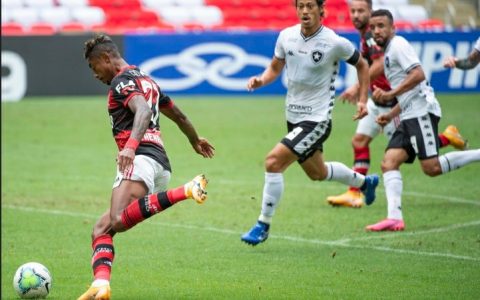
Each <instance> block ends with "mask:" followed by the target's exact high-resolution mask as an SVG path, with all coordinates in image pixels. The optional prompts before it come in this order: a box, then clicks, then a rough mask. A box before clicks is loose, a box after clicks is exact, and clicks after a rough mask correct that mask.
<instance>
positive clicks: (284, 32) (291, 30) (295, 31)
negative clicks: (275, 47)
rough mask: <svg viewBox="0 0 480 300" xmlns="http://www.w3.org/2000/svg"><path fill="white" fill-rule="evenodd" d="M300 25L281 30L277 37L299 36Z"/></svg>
mask: <svg viewBox="0 0 480 300" xmlns="http://www.w3.org/2000/svg"><path fill="white" fill-rule="evenodd" d="M300 30H301V29H300V24H295V25H292V26H289V27H286V28H284V29H282V30H281V31H280V33H279V36H288V37H291V36H295V35H299V34H300Z"/></svg>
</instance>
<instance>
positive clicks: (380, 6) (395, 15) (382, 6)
mask: <svg viewBox="0 0 480 300" xmlns="http://www.w3.org/2000/svg"><path fill="white" fill-rule="evenodd" d="M373 9H374V10H377V9H387V10H389V11H390V13H392V16H393V20H394V21H397V20H400V19H401V18H400V16H399V14H398V11H397V8H396V7H395V6H392V5H385V4H378V5H376V6H373ZM402 20H404V19H402Z"/></svg>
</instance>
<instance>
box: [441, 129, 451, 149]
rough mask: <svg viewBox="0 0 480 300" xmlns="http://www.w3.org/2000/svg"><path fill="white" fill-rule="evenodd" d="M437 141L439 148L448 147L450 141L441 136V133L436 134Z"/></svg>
mask: <svg viewBox="0 0 480 300" xmlns="http://www.w3.org/2000/svg"><path fill="white" fill-rule="evenodd" d="M438 139H439V140H440V148H443V147H447V146H448V145H450V141H449V140H448V139H447V137H446V136H444V135H443V133H439V134H438Z"/></svg>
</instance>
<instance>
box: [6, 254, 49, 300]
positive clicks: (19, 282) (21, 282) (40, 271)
mask: <svg viewBox="0 0 480 300" xmlns="http://www.w3.org/2000/svg"><path fill="white" fill-rule="evenodd" d="M13 287H14V288H15V291H17V293H18V295H19V296H20V298H22V299H39V298H45V297H47V296H48V293H50V289H51V288H52V276H51V275H50V272H49V271H48V269H47V268H46V267H45V266H44V265H42V264H39V263H36V262H29V263H26V264H23V265H21V266H20V267H19V268H18V269H17V272H15V276H14V277H13Z"/></svg>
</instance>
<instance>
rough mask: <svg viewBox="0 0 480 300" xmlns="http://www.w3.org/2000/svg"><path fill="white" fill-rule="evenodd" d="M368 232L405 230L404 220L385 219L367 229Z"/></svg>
mask: <svg viewBox="0 0 480 300" xmlns="http://www.w3.org/2000/svg"><path fill="white" fill-rule="evenodd" d="M365 229H366V230H367V231H401V230H404V229H405V223H404V222H403V220H396V219H385V220H382V221H380V222H378V223H376V224H372V225H368V226H367V227H365Z"/></svg>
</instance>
